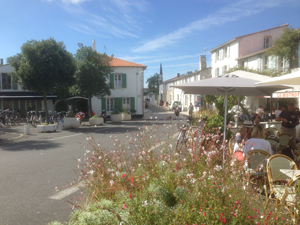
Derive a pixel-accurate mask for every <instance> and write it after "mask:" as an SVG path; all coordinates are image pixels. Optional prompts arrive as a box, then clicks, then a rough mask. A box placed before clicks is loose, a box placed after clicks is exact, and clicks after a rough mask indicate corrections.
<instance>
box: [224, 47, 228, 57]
mask: <svg viewBox="0 0 300 225" xmlns="http://www.w3.org/2000/svg"><path fill="white" fill-rule="evenodd" d="M227 50H228V49H227V47H225V48H224V58H227V57H228V54H227Z"/></svg>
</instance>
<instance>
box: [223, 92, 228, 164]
mask: <svg viewBox="0 0 300 225" xmlns="http://www.w3.org/2000/svg"><path fill="white" fill-rule="evenodd" d="M224 102H225V112H224V134H223V143H225V141H226V127H227V126H226V125H227V90H226V93H225V99H224ZM224 159H225V148H224V149H223V163H224Z"/></svg>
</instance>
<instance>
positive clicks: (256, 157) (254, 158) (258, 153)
mask: <svg viewBox="0 0 300 225" xmlns="http://www.w3.org/2000/svg"><path fill="white" fill-rule="evenodd" d="M270 156H271V155H270V153H268V152H267V151H264V150H261V149H254V150H251V151H249V152H248V153H247V155H246V160H247V164H248V168H247V171H246V172H247V173H249V176H248V181H249V182H250V183H251V184H253V185H255V186H261V185H263V188H264V190H265V194H266V196H267V185H266V181H267V176H266V175H267V170H266V165H267V159H268V158H269V157H270Z"/></svg>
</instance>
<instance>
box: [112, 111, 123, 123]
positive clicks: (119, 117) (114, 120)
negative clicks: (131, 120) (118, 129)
mask: <svg viewBox="0 0 300 225" xmlns="http://www.w3.org/2000/svg"><path fill="white" fill-rule="evenodd" d="M110 121H111V122H112V123H121V122H122V114H121V113H120V114H114V115H110Z"/></svg>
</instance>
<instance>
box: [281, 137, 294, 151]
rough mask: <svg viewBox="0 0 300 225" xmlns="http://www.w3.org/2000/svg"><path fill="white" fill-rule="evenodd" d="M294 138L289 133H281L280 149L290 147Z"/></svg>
mask: <svg viewBox="0 0 300 225" xmlns="http://www.w3.org/2000/svg"><path fill="white" fill-rule="evenodd" d="M292 138H293V137H292V135H290V134H289V133H280V134H279V135H278V142H279V149H283V148H288V147H290V141H291V140H292Z"/></svg>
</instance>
